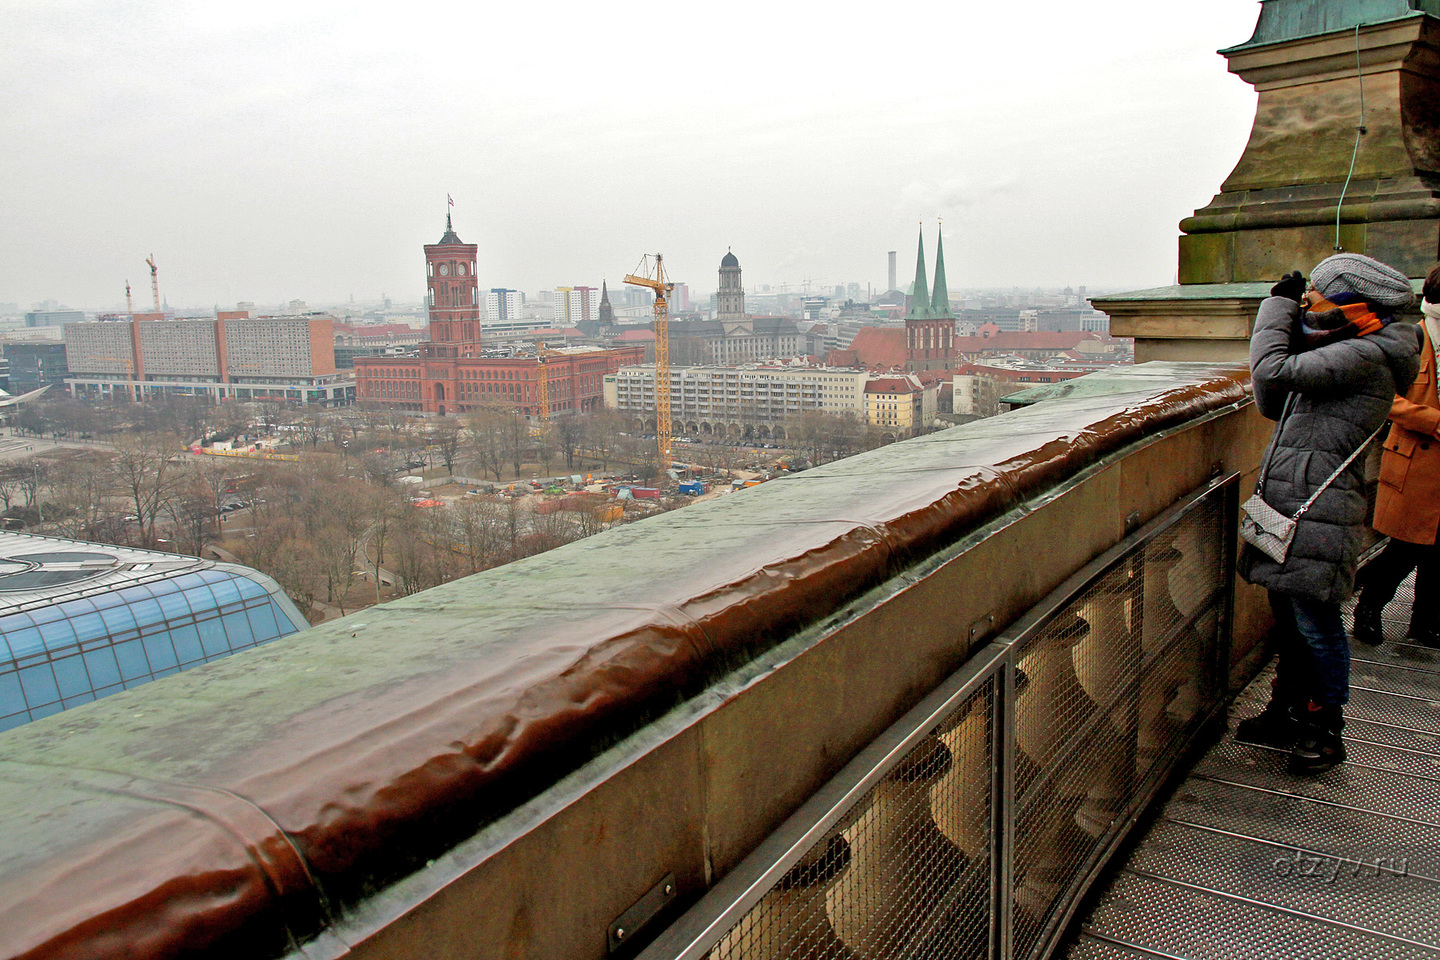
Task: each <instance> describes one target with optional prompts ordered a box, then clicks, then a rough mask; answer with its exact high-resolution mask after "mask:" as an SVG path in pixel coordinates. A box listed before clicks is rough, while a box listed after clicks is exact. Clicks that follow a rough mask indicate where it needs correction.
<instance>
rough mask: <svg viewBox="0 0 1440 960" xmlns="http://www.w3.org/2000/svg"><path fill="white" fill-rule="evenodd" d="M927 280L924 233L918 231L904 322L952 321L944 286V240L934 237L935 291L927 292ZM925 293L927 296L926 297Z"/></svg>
mask: <svg viewBox="0 0 1440 960" xmlns="http://www.w3.org/2000/svg"><path fill="white" fill-rule="evenodd" d="M929 287H930V283H929V279H928V278H927V277H926V275H925V231H924V230H923V229H922V230H921V231H920V242H919V244H918V248H917V250H916V252H915V285H914V286H913V287H912V288H911V293H910V309H909V310H908V311H906V313H905V319H906V320H953V319H954V318H955V315H954V314H953V313H951V312H950V289H949V287H947V286H946V285H945V240H944V238H943V237H941V236H939V235H938V234H937V235H936V237H935V289H934V292H933V293H932V292H930V290H929ZM927 293H928V294H929V295H928V296H927Z"/></svg>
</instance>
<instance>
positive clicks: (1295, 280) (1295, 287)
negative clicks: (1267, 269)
mask: <svg viewBox="0 0 1440 960" xmlns="http://www.w3.org/2000/svg"><path fill="white" fill-rule="evenodd" d="M1306 287H1307V284H1306V283H1305V278H1304V277H1302V276H1300V271H1299V270H1294V271H1292V272H1290V273H1287V274H1285V276H1283V277H1281V278H1280V282H1279V283H1277V284H1275V286H1273V287H1271V288H1270V296H1272V297H1284V298H1285V299H1287V300H1294V301H1295V302H1296V303H1301V302H1303V301H1304V300H1305V290H1306Z"/></svg>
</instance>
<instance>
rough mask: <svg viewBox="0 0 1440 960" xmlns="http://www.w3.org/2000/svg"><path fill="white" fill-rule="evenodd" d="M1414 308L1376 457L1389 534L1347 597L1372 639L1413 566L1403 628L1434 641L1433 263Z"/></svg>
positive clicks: (1437, 402) (1381, 511)
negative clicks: (1412, 363)
mask: <svg viewBox="0 0 1440 960" xmlns="http://www.w3.org/2000/svg"><path fill="white" fill-rule="evenodd" d="M1424 294H1425V300H1424V302H1423V303H1422V304H1421V310H1422V312H1423V313H1424V314H1425V322H1424V323H1423V324H1422V327H1423V329H1424V333H1425V343H1424V345H1423V346H1422V347H1421V351H1420V375H1419V376H1417V377H1416V378H1415V383H1414V384H1413V385H1411V387H1410V389H1409V390H1407V391H1406V392H1405V394H1404V396H1398V397H1396V398H1395V402H1394V403H1393V404H1392V405H1391V407H1390V434H1389V436H1388V437H1386V439H1385V450H1384V453H1383V454H1382V455H1381V460H1380V487H1379V493H1378V495H1377V497H1376V501H1375V523H1374V527H1375V532H1376V533H1379V534H1382V535H1384V536H1387V537H1389V538H1390V542H1389V543H1388V544H1386V545H1385V549H1383V550H1382V551H1381V552H1380V555H1379V556H1378V557H1376V558H1375V559H1374V560H1373V561H1371V562H1370V564H1369V565H1368V566H1367V567H1366V568H1365V570H1363V571H1362V572H1361V582H1360V599H1359V601H1358V602H1357V603H1356V605H1355V639H1357V640H1360V641H1362V642H1364V643H1370V644H1376V643H1379V642H1380V641H1381V640H1383V639H1384V637H1383V636H1382V634H1381V624H1380V613H1381V611H1383V610H1384V609H1385V605H1386V604H1387V603H1389V602H1390V601H1391V600H1392V599H1394V597H1395V591H1396V589H1397V588H1398V587H1399V586H1400V582H1401V581H1402V580H1404V579H1405V577H1406V576H1407V575H1408V574H1409V573H1410V571H1411V570H1414V571H1415V605H1414V607H1413V608H1412V611H1411V614H1410V629H1409V631H1408V634H1407V635H1408V636H1409V637H1410V638H1411V639H1413V640H1415V641H1417V642H1419V643H1422V644H1424V645H1426V646H1430V647H1440V547H1437V546H1436V543H1435V534H1436V528H1437V527H1440V397H1437V395H1436V384H1435V377H1436V369H1435V345H1436V343H1437V342H1440V264H1436V265H1435V266H1433V267H1431V268H1430V273H1429V274H1428V275H1427V276H1426V277H1425V287H1424Z"/></svg>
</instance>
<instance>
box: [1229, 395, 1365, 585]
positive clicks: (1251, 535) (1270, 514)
mask: <svg viewBox="0 0 1440 960" xmlns="http://www.w3.org/2000/svg"><path fill="white" fill-rule="evenodd" d="M1294 400H1295V394H1293V393H1292V394H1291V395H1290V399H1289V400H1287V401H1286V403H1285V410H1284V412H1283V413H1282V414H1281V416H1280V423H1279V424H1277V425H1276V427H1275V439H1274V440H1272V441H1271V442H1270V450H1269V451H1268V452H1267V453H1266V455H1265V463H1264V464H1262V465H1261V467H1260V479H1259V480H1258V481H1257V482H1256V484H1255V495H1254V496H1253V497H1251V498H1250V499H1249V500H1246V501H1245V502H1244V503H1242V504H1241V505H1240V539H1242V540H1244V541H1245V542H1246V543H1248V544H1250V545H1251V546H1252V547H1254V548H1255V549H1256V550H1259V551H1260V552H1261V553H1263V554H1265V556H1267V557H1269V558H1270V559H1271V560H1274V561H1275V562H1276V563H1284V562H1285V558H1286V557H1288V556H1290V543H1291V541H1293V540H1294V539H1295V525H1296V523H1297V522H1299V520H1300V518H1301V517H1303V516H1304V515H1305V511H1306V510H1309V509H1310V507H1311V506H1312V505H1313V504H1314V503H1315V501H1316V500H1318V499H1319V498H1320V494H1322V493H1324V492H1325V491H1326V490H1327V489H1328V488H1329V486H1330V484H1332V483H1334V482H1335V479H1336V478H1337V477H1339V476H1340V474H1342V473H1344V472H1345V468H1346V467H1348V466H1350V464H1352V463H1354V462H1355V458H1356V457H1358V456H1360V453H1361V451H1363V450H1364V449H1365V448H1366V447H1368V446H1369V445H1370V441H1371V440H1374V439H1375V438H1376V437H1378V436H1379V435H1380V430H1384V429H1385V425H1384V424H1381V425H1380V429H1379V430H1376V431H1375V432H1374V433H1372V434H1371V435H1370V436H1368V437H1366V438H1365V440H1364V442H1362V443H1361V444H1360V446H1359V447H1357V448H1356V449H1355V452H1354V453H1352V454H1350V456H1348V457H1346V458H1345V462H1344V463H1342V464H1340V466H1338V467H1336V468H1335V472H1334V473H1332V474H1330V476H1328V477H1326V478H1325V482H1324V483H1322V484H1320V486H1319V487H1317V488H1316V490H1315V492H1314V493H1312V494H1310V498H1309V499H1308V500H1306V501H1305V502H1304V503H1302V504H1301V505H1300V509H1299V510H1297V511H1295V515H1294V516H1293V517H1287V516H1286V515H1285V514H1283V513H1281V512H1280V511H1279V510H1276V509H1275V508H1274V507H1272V506H1270V504H1268V503H1266V502H1265V498H1264V496H1263V495H1264V493H1265V477H1266V475H1267V474H1268V473H1269V472H1270V461H1271V460H1272V459H1274V457H1275V447H1276V446H1278V441H1279V438H1280V431H1281V428H1282V427H1283V426H1284V425H1285V419H1286V418H1287V417H1288V416H1289V415H1290V408H1291V406H1292V405H1293V403H1294Z"/></svg>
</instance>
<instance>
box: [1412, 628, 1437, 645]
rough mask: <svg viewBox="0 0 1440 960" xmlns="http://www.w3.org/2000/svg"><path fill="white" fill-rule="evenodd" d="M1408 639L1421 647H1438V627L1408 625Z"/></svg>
mask: <svg viewBox="0 0 1440 960" xmlns="http://www.w3.org/2000/svg"><path fill="white" fill-rule="evenodd" d="M1410 639H1411V640H1414V641H1415V642H1416V643H1418V644H1420V645H1421V646H1422V647H1440V625H1436V624H1433V623H1430V624H1424V625H1423V626H1422V625H1419V624H1413V623H1412V624H1411V625H1410Z"/></svg>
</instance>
